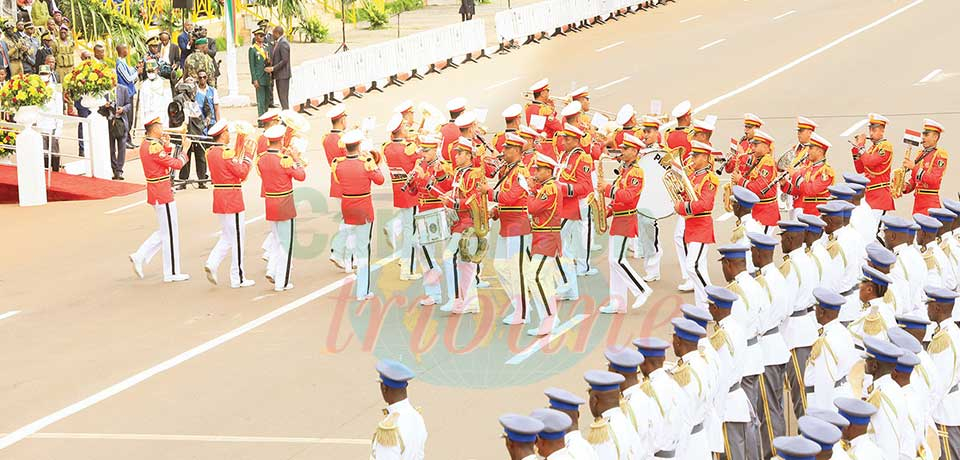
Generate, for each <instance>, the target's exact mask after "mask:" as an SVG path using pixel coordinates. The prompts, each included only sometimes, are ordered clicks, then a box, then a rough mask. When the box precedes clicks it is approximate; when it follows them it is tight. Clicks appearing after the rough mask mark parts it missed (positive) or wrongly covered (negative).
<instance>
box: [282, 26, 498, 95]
mask: <svg viewBox="0 0 960 460" xmlns="http://www.w3.org/2000/svg"><path fill="white" fill-rule="evenodd" d="M486 44H487V41H486V36H485V33H484V26H483V21H481V20H478V19H475V20H472V21H467V22H461V23H457V24H453V25H449V26H446V27H441V28H438V29H433V30H428V31H426V32H420V33H417V34H413V35H409V36H407V37H403V38H398V39H396V40H391V41H388V42H384V43H380V44H377V45H372V46H366V47H363V48H358V49H353V50H350V51H345V52H342V53H337V54H332V55H329V56H324V57H322V58H319V59H312V60H309V61H306V62H304V63H302V64H300V65H298V66H294V67H293V69H292V70H291V72H292V75H291V78H290V83H291V84H290V102H291V104H294V105H298V104H303V103H304V102H306V101H308V100H310V99H313V98H320V97H323V96H326V95H328V94H331V93H337V92H340V91H344V90H349V89H353V88H356V87H357V86H367V87H368V88H369V87H370V86H373V84H374V83H375V82H380V81H384V80H389V79H391V78H392V77H397V76H398V75H399V74H401V73H414V71H415V70H416V69H422V68H428V67H430V66H432V65H434V64H437V63H442V62H445V61H448V60H450V59H453V58H455V57H458V56H465V55H467V54H471V53H479V52H481V51H482V50H483V49H484V47H486Z"/></svg>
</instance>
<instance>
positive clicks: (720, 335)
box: [710, 328, 730, 350]
mask: <svg viewBox="0 0 960 460" xmlns="http://www.w3.org/2000/svg"><path fill="white" fill-rule="evenodd" d="M729 343H730V338H729V337H727V331H724V330H723V328H717V331H716V332H714V333H713V335H711V336H710V345H711V346H712V347H713V349H714V350H719V349H720V348H721V347H723V345H724V344H729Z"/></svg>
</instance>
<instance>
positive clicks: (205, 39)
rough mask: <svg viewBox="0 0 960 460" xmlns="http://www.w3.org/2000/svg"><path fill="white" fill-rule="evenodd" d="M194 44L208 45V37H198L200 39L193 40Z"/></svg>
mask: <svg viewBox="0 0 960 460" xmlns="http://www.w3.org/2000/svg"><path fill="white" fill-rule="evenodd" d="M193 44H195V45H206V44H207V38H206V37H203V38H198V39H196V41H194V42H193Z"/></svg>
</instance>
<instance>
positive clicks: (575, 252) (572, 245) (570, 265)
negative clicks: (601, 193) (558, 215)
mask: <svg viewBox="0 0 960 460" xmlns="http://www.w3.org/2000/svg"><path fill="white" fill-rule="evenodd" d="M585 228H586V225H584V224H583V221H582V220H568V219H564V220H562V221H561V223H560V241H561V246H560V247H561V250H562V253H561V255H560V267H559V269H560V270H561V271H562V273H561V278H563V279H566V284H564V285H563V287H562V288H561V290H562V291H563V295H565V296H570V297H579V296H580V285H579V283H577V263H576V261H577V260H579V259H581V258H583V259H584V260H586V259H585V258H584V257H583V252H584V249H585V248H584V247H583V245H584V243H586V240H585V239H584V238H583V233H584V229H585Z"/></svg>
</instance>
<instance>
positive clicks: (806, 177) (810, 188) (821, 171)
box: [783, 160, 836, 216]
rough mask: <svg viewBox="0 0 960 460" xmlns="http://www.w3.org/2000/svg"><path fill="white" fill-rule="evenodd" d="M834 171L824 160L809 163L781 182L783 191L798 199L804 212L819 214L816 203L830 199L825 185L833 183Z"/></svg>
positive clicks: (822, 202)
mask: <svg viewBox="0 0 960 460" xmlns="http://www.w3.org/2000/svg"><path fill="white" fill-rule="evenodd" d="M835 179H836V173H835V172H834V171H833V168H832V167H831V166H830V165H828V164H827V162H826V160H820V161H818V162H816V163H810V164H808V165H807V166H804V167H803V168H801V169H798V170H797V171H794V173H793V177H791V178H790V182H787V183H785V184H783V191H784V192H786V193H789V194H791V195H793V197H794V198H793V199H794V200H796V201H800V202H801V203H800V209H802V210H803V213H804V214H810V215H813V216H819V215H820V211H818V210H817V205H821V204H824V203H826V202H827V201H830V191H829V190H827V187H829V186H831V185H833V182H834V180H835Z"/></svg>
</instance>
